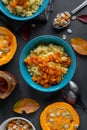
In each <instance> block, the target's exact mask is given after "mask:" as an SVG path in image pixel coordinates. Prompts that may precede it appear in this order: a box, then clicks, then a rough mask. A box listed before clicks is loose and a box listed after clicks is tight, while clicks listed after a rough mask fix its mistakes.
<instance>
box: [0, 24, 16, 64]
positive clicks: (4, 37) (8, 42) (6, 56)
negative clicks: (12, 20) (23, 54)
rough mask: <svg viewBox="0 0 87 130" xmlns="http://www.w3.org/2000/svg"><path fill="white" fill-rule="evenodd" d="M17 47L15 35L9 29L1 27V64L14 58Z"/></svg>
mask: <svg viewBox="0 0 87 130" xmlns="http://www.w3.org/2000/svg"><path fill="white" fill-rule="evenodd" d="M8 48H9V49H8ZM16 49H17V41H16V37H15V35H14V34H13V33H12V32H11V31H10V30H9V29H7V28H5V27H0V66H2V65H4V64H6V63H8V62H9V61H10V60H11V59H12V58H13V56H14V54H15V52H16ZM2 50H3V51H2ZM2 52H3V53H2ZM1 53H2V55H1Z"/></svg>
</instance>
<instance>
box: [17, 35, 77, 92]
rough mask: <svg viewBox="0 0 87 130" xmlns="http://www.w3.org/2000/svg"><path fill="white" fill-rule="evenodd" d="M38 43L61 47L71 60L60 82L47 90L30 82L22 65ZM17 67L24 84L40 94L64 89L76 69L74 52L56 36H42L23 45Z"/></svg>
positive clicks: (26, 70) (27, 73)
mask: <svg viewBox="0 0 87 130" xmlns="http://www.w3.org/2000/svg"><path fill="white" fill-rule="evenodd" d="M40 43H45V44H47V43H54V44H56V45H60V46H63V47H64V49H65V51H66V52H67V54H68V55H69V56H70V57H71V59H72V62H71V65H70V66H69V68H68V72H67V74H66V75H65V76H64V78H63V79H62V81H61V82H60V83H59V84H55V85H53V86H51V87H48V88H44V87H42V86H41V85H39V84H36V83H35V82H34V81H33V80H32V77H31V75H30V73H29V72H28V69H27V67H26V65H25V63H24V59H25V58H26V57H27V56H28V55H29V53H30V51H31V50H33V49H34V48H35V47H36V46H37V45H39V44H40ZM19 66H20V72H21V74H22V76H23V78H24V80H25V81H26V83H27V84H28V85H29V86H31V87H32V88H34V89H36V90H38V91H42V92H54V91H57V90H60V89H62V88H63V87H65V86H66V85H67V84H68V83H69V81H70V80H71V79H72V77H73V75H74V73H75V69H76V58H75V54H74V51H73V49H72V47H71V46H70V45H69V43H67V42H65V41H64V40H62V39H61V38H59V37H57V36H53V35H42V36H39V37H36V38H34V39H32V40H31V41H29V42H28V43H27V44H26V45H25V47H24V48H23V50H22V52H21V55H20V62H19Z"/></svg>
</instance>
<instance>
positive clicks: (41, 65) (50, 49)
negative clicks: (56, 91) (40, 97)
mask: <svg viewBox="0 0 87 130" xmlns="http://www.w3.org/2000/svg"><path fill="white" fill-rule="evenodd" d="M24 62H25V64H26V65H27V68H28V71H29V72H30V75H31V76H32V80H33V81H34V82H36V83H37V84H40V85H42V86H43V87H45V88H48V87H50V86H52V85H55V84H58V83H60V82H61V81H62V79H63V78H64V76H65V75H66V74H67V72H68V68H69V66H70V64H71V58H70V57H69V56H68V54H67V53H66V52H65V50H64V47H62V46H60V45H55V44H53V43H49V44H47V45H44V44H40V45H38V46H37V47H36V48H35V49H34V50H31V51H30V54H29V55H28V56H27V57H26V58H25V59H24Z"/></svg>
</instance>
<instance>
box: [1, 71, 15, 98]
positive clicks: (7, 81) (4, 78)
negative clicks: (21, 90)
mask: <svg viewBox="0 0 87 130" xmlns="http://www.w3.org/2000/svg"><path fill="white" fill-rule="evenodd" d="M16 85H17V79H16V77H15V76H14V75H13V74H12V73H10V72H8V71H0V99H5V98H7V97H8V96H9V95H10V94H11V93H12V92H13V90H14V89H15V87H16Z"/></svg>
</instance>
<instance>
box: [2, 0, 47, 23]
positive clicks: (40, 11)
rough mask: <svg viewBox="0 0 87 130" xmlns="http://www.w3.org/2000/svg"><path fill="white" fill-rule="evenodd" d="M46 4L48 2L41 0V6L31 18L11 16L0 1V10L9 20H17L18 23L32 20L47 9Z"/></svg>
mask: <svg viewBox="0 0 87 130" xmlns="http://www.w3.org/2000/svg"><path fill="white" fill-rule="evenodd" d="M48 2H49V0H43V4H42V5H41V6H40V7H39V9H38V10H37V11H36V12H35V13H34V14H33V15H32V16H28V17H21V16H17V15H14V14H11V13H10V12H9V11H8V10H7V8H6V6H5V5H4V4H3V2H2V1H1V0H0V10H1V12H2V13H3V14H5V15H6V16H7V17H9V18H11V19H14V20H18V21H25V20H30V19H33V18H35V17H37V16H38V15H39V14H41V13H42V12H43V11H44V9H45V8H46V7H47V5H48Z"/></svg>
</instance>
